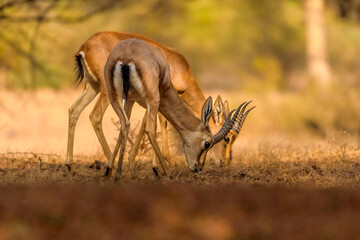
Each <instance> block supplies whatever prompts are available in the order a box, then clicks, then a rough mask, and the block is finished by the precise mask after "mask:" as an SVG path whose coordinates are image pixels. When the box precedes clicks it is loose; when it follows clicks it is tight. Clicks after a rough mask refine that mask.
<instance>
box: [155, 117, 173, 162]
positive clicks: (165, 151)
mask: <svg viewBox="0 0 360 240" xmlns="http://www.w3.org/2000/svg"><path fill="white" fill-rule="evenodd" d="M158 116H159V122H160V126H161V135H162V140H163V154H164V155H165V160H166V161H167V162H168V163H169V165H170V166H172V165H173V161H172V160H171V156H170V150H169V140H168V136H167V130H166V128H167V124H168V121H167V120H166V118H165V117H164V116H163V115H162V114H161V113H158Z"/></svg>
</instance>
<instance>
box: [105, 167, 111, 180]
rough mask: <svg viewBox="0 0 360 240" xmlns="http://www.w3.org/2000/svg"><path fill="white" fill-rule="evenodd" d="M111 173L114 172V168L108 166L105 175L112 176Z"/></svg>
mask: <svg viewBox="0 0 360 240" xmlns="http://www.w3.org/2000/svg"><path fill="white" fill-rule="evenodd" d="M111 173H112V168H109V167H108V166H107V167H106V171H105V175H104V176H105V177H111Z"/></svg>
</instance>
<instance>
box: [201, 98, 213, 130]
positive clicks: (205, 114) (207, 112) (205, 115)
mask: <svg viewBox="0 0 360 240" xmlns="http://www.w3.org/2000/svg"><path fill="white" fill-rule="evenodd" d="M211 113H212V98H211V97H208V99H206V101H205V103H204V105H203V107H202V110H201V121H202V122H203V123H204V125H208V123H209V119H210V116H211Z"/></svg>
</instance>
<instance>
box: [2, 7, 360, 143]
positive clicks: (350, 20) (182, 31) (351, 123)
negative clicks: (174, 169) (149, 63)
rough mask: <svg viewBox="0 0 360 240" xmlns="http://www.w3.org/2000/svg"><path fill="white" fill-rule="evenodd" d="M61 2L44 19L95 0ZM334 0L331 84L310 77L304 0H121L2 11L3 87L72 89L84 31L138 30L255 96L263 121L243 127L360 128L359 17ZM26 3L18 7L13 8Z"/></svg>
mask: <svg viewBox="0 0 360 240" xmlns="http://www.w3.org/2000/svg"><path fill="white" fill-rule="evenodd" d="M63 1H64V4H58V5H57V7H56V8H55V9H53V10H52V11H53V12H50V13H49V16H50V17H51V16H56V14H61V16H62V18H63V19H71V18H72V17H73V16H79V15H82V14H83V13H84V12H86V11H87V10H88V9H91V8H92V7H93V6H94V5H96V4H98V2H97V1H95V0H87V1H86V0H74V1H66V0H63ZM336 2H337V1H335V0H333V1H331V0H329V1H326V9H325V21H326V33H327V49H328V60H329V63H330V66H331V72H332V75H333V80H334V82H333V84H332V86H330V88H328V89H319V88H318V87H316V86H315V85H314V84H312V82H311V79H309V78H308V75H307V71H306V35H305V19H304V6H303V2H302V1H298V0H276V1H273V0H251V1H249V0H222V1H219V0H184V1H180V0H179V1H160V0H138V1H136V2H135V1H126V0H123V1H118V3H117V4H115V5H114V6H113V7H111V8H110V9H108V10H106V11H103V12H101V13H99V14H96V15H94V16H92V17H90V18H88V19H85V20H84V21H79V22H76V21H70V20H67V21H65V22H64V21H45V22H43V23H42V24H41V25H37V22H36V21H11V20H7V19H0V87H3V88H10V89H19V88H20V89H34V88H42V87H50V88H55V89H63V88H69V87H71V88H72V87H73V86H74V85H73V80H74V73H73V67H74V54H75V53H76V51H77V50H78V48H79V47H80V45H81V44H82V43H83V42H84V41H85V40H86V39H88V38H89V37H90V36H91V35H92V34H94V33H95V32H98V31H106V30H111V31H122V32H136V33H139V34H142V35H145V36H147V37H150V38H152V39H154V40H156V41H158V42H160V43H162V44H164V45H167V46H170V47H174V48H176V49H178V50H179V51H180V52H181V53H182V54H183V55H184V56H185V57H186V59H187V60H188V61H189V63H190V65H191V67H192V70H193V72H194V75H195V78H196V80H197V81H198V82H199V84H200V86H201V87H202V89H204V90H211V89H214V90H215V89H216V91H220V92H221V91H226V92H228V96H233V97H232V98H233V99H229V100H230V103H232V102H234V103H236V102H237V101H241V100H242V99H243V98H244V96H243V95H242V96H241V99H239V96H238V95H239V92H241V93H242V94H243V93H245V95H247V96H250V97H251V98H252V99H254V101H255V102H257V105H258V106H260V108H259V107H258V108H257V111H256V114H257V119H262V121H257V122H254V123H253V124H254V125H253V126H251V124H252V123H249V127H250V128H253V129H256V128H258V129H259V131H263V132H264V131H265V130H264V129H268V130H269V134H271V131H274V132H286V133H295V134H299V133H302V132H306V133H313V134H315V135H318V136H321V137H326V136H329V135H328V133H329V132H343V131H345V132H347V133H349V134H352V135H353V136H354V135H355V136H360V124H359V121H358V119H359V117H360V113H359V109H360V97H359V94H358V93H359V90H360V86H359V80H358V78H359V76H360V67H359V64H360V62H359V60H358V59H359V58H358V55H359V52H360V44H359V42H360V29H359V26H360V25H359V20H358V19H359V17H357V16H358V15H354V14H353V15H351V16H355V17H347V18H341V17H340V16H339V11H338V10H339V9H338V8H337V7H336V6H337V5H336V4H335V3H336ZM60 3H62V2H61V1H60ZM66 3H67V4H66ZM40 4H42V2H40ZM32 11H35V10H34V9H33V8H31V7H30V8H29V7H25V6H24V7H23V8H20V9H16V11H15V12H11V11H10V13H12V14H13V15H15V16H17V15H21V14H22V13H24V12H26V13H30V15H31V13H32ZM0 13H1V11H0ZM37 33H38V34H37ZM34 36H36V37H34ZM34 39H35V41H34ZM31 46H33V48H32V47H31ZM34 46H35V47H34ZM31 49H32V51H33V52H31ZM29 51H30V54H29ZM254 114H255V113H254ZM359 142H360V141H359Z"/></svg>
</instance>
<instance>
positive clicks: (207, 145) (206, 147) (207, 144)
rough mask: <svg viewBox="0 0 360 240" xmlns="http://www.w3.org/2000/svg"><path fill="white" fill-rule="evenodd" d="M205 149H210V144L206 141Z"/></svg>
mask: <svg viewBox="0 0 360 240" xmlns="http://www.w3.org/2000/svg"><path fill="white" fill-rule="evenodd" d="M204 147H205V150H206V149H208V148H209V147H210V143H209V142H208V141H205V142H204Z"/></svg>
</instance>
